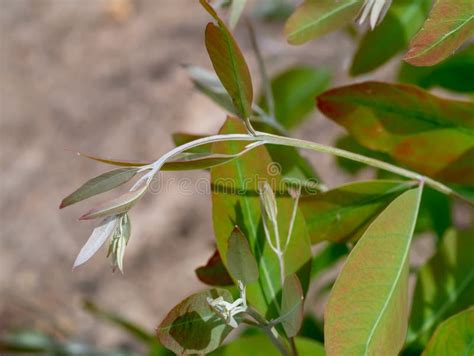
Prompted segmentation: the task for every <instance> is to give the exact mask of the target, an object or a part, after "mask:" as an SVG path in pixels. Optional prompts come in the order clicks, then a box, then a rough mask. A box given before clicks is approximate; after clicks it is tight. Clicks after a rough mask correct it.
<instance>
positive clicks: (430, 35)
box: [403, 0, 474, 66]
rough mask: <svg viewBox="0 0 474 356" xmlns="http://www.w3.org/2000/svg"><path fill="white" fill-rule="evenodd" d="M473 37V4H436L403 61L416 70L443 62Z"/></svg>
mask: <svg viewBox="0 0 474 356" xmlns="http://www.w3.org/2000/svg"><path fill="white" fill-rule="evenodd" d="M473 35H474V1H472V0H437V1H436V2H435V4H434V6H433V9H432V10H431V12H430V15H429V17H428V19H427V20H426V21H425V23H424V25H423V28H422V29H421V31H420V32H418V33H417V35H416V36H415V37H414V38H413V40H412V41H411V43H410V49H409V50H408V52H407V54H405V57H404V58H403V59H404V60H405V61H407V62H408V63H410V64H413V65H416V66H431V65H434V64H436V63H439V62H441V61H442V60H443V59H445V58H447V57H448V56H450V55H451V54H452V53H453V52H454V51H455V50H456V49H458V48H459V47H460V46H461V45H462V44H463V43H464V41H466V40H468V39H469V38H470V37H472V36H473Z"/></svg>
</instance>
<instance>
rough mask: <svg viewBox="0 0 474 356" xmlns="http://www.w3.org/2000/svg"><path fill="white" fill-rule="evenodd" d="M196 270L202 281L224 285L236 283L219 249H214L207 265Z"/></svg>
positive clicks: (211, 284) (213, 284)
mask: <svg viewBox="0 0 474 356" xmlns="http://www.w3.org/2000/svg"><path fill="white" fill-rule="evenodd" d="M195 272H196V275H197V277H198V278H199V280H200V281H201V282H203V283H206V284H208V285H210V286H216V287H222V286H231V285H233V284H234V282H233V281H232V277H231V276H230V275H229V272H227V269H226V268H225V266H224V263H223V262H222V259H221V255H220V254H219V251H217V250H215V251H214V253H213V254H212V256H211V257H210V258H209V260H208V261H207V263H206V265H205V266H201V267H199V268H197V269H196V271H195Z"/></svg>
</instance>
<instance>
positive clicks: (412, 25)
mask: <svg viewBox="0 0 474 356" xmlns="http://www.w3.org/2000/svg"><path fill="white" fill-rule="evenodd" d="M430 6H431V0H398V1H394V2H393V4H392V5H391V6H390V9H389V10H388V12H387V14H386V15H385V17H384V19H383V21H382V23H381V24H380V25H378V26H377V27H375V28H374V29H373V30H372V31H370V30H369V31H367V32H366V34H365V35H364V37H363V38H362V40H361V41H360V43H359V47H358V48H357V52H356V54H355V56H354V58H353V60H352V65H351V69H350V73H351V75H353V76H356V75H360V74H364V73H368V72H370V71H372V70H374V69H376V68H378V67H379V66H381V65H383V64H384V63H386V62H387V61H388V60H389V59H390V58H392V57H393V56H395V55H396V54H397V53H399V52H401V51H403V50H405V48H406V47H407V46H408V43H409V41H410V39H411V38H412V37H413V36H414V35H415V33H416V32H417V31H418V30H419V29H420V28H421V26H422V25H423V22H424V20H425V18H426V15H427V14H428V11H429V9H430ZM381 44H383V45H381Z"/></svg>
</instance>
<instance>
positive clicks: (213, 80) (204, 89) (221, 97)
mask: <svg viewBox="0 0 474 356" xmlns="http://www.w3.org/2000/svg"><path fill="white" fill-rule="evenodd" d="M185 68H186V71H187V72H188V74H189V76H190V77H191V80H192V82H193V84H194V86H195V87H196V89H197V90H199V91H200V92H201V93H203V94H204V95H206V96H207V97H208V98H209V99H211V100H212V101H213V102H214V103H216V104H217V105H218V106H220V107H221V108H223V109H224V110H226V111H228V112H229V113H231V114H235V115H237V110H236V109H235V107H234V104H233V103H232V99H231V97H230V96H229V94H227V92H226V90H225V88H224V87H223V86H222V83H221V82H220V81H219V77H217V75H216V74H215V73H213V72H211V71H208V70H206V69H203V68H200V67H195V66H186V67H185Z"/></svg>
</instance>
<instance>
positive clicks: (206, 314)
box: [156, 289, 232, 355]
mask: <svg viewBox="0 0 474 356" xmlns="http://www.w3.org/2000/svg"><path fill="white" fill-rule="evenodd" d="M218 297H223V298H224V300H225V301H227V302H232V295H231V294H230V292H229V291H227V290H225V289H211V290H207V291H204V292H199V293H196V294H193V295H191V296H189V297H188V298H186V299H184V300H183V301H182V302H181V303H179V304H178V305H176V306H175V307H174V308H173V309H172V310H171V311H170V312H169V313H168V315H167V316H166V317H165V319H164V320H163V321H162V322H161V324H160V325H159V326H158V328H157V330H156V333H157V336H158V339H159V340H160V342H161V344H162V345H163V346H165V347H166V348H168V349H170V350H171V351H173V352H174V353H176V354H178V355H187V354H196V353H197V354H206V353H209V352H211V351H213V350H215V349H216V348H218V347H219V346H220V344H221V343H222V342H223V341H224V339H225V337H226V336H227V335H228V334H229V333H230V332H231V330H232V328H231V327H230V326H228V325H226V324H225V322H224V320H223V319H221V318H220V317H219V316H218V315H217V314H216V313H215V312H214V311H213V309H212V308H211V306H210V305H209V303H208V302H207V298H212V299H216V298H218Z"/></svg>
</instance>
